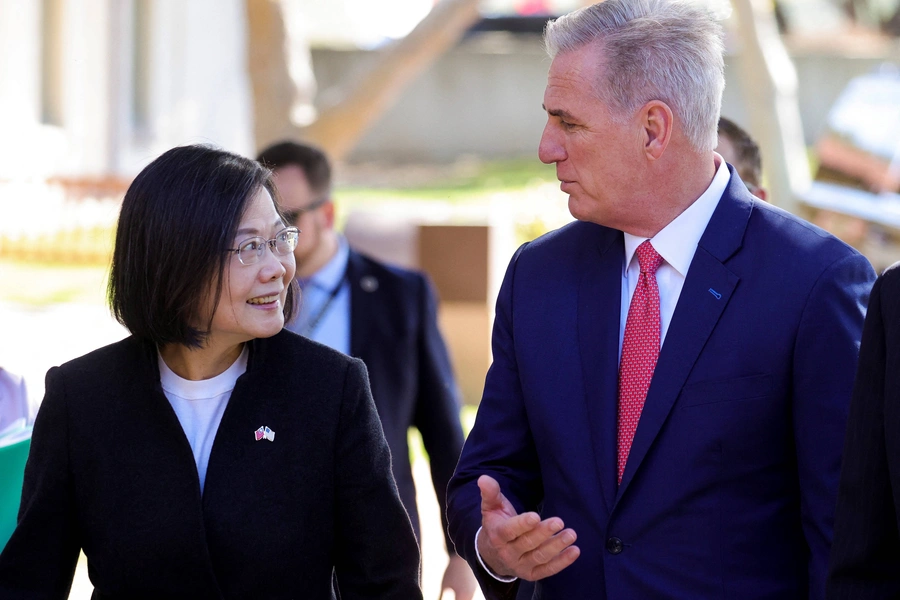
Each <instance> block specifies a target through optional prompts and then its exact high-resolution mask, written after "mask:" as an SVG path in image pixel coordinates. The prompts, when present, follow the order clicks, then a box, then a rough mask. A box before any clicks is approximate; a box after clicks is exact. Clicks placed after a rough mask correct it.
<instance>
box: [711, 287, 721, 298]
mask: <svg viewBox="0 0 900 600" xmlns="http://www.w3.org/2000/svg"><path fill="white" fill-rule="evenodd" d="M709 293H710V294H712V295H713V296H715V298H716V300H721V299H722V294H720V293H719V292H717V291H716V290H714V289H712V288H709Z"/></svg>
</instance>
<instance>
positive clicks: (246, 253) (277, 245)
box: [228, 227, 300, 265]
mask: <svg viewBox="0 0 900 600" xmlns="http://www.w3.org/2000/svg"><path fill="white" fill-rule="evenodd" d="M299 235H300V230H299V229H297V228H296V227H285V228H284V229H282V230H281V231H279V232H278V233H276V234H275V237H273V238H272V239H271V240H267V239H266V238H264V237H262V236H255V237H252V238H247V239H246V240H244V241H243V242H241V243H240V244H238V247H237V248H229V249H228V251H229V252H237V257H238V260H239V261H241V264H242V265H253V264H256V263H258V262H259V259H261V258H262V257H263V254H264V253H265V252H266V247H267V246H268V247H269V248H271V249H272V252H273V253H274V254H276V255H278V256H285V255H287V254H290V253H291V252H293V251H294V248H296V247H297V238H298V237H299Z"/></svg>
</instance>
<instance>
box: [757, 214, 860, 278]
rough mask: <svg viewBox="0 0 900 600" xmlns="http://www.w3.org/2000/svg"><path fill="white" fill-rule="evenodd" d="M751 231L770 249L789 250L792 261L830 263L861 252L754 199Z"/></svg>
mask: <svg viewBox="0 0 900 600" xmlns="http://www.w3.org/2000/svg"><path fill="white" fill-rule="evenodd" d="M749 227H750V232H751V233H754V234H755V233H760V234H762V235H760V237H761V238H762V241H763V243H764V244H765V245H766V247H767V248H768V249H769V250H775V249H780V250H781V251H782V252H786V253H790V254H789V256H792V260H794V261H800V262H806V263H819V264H823V263H824V264H831V263H833V262H835V261H839V260H842V259H844V258H848V257H851V256H856V257H860V258H862V254H860V252H859V251H858V250H856V249H855V248H853V247H852V246H850V245H849V244H847V243H846V242H844V241H843V240H841V239H839V238H837V237H835V236H834V235H832V234H831V233H829V232H827V231H825V230H824V229H822V228H821V227H818V226H816V225H814V224H812V223H810V222H809V221H807V220H805V219H803V218H801V217H798V216H797V215H794V214H792V213H790V212H788V211H786V210H784V209H782V208H779V207H777V206H772V205H771V204H769V203H767V202H762V201H756V202H755V204H754V207H753V213H752V215H751V219H750V226H749Z"/></svg>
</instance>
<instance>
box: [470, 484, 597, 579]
mask: <svg viewBox="0 0 900 600" xmlns="http://www.w3.org/2000/svg"><path fill="white" fill-rule="evenodd" d="M478 487H479V489H480V490H481V531H480V532H479V534H478V539H477V540H475V544H476V545H477V546H478V553H479V554H480V555H481V560H482V561H484V564H486V565H487V566H488V567H490V569H491V570H492V571H493V572H494V574H495V575H499V576H500V577H513V576H515V577H519V578H520V579H527V580H529V581H536V580H538V579H543V578H544V577H549V576H550V575H555V574H556V573H559V572H560V571H562V570H563V569H565V568H566V567H568V566H569V565H571V564H572V563H573V562H575V559H576V558H578V556H579V555H580V554H581V550H579V549H578V546H573V545H572V544H574V543H575V539H576V536H575V532H574V531H573V530H571V529H563V527H565V525H564V524H563V522H562V519H560V518H559V517H550V518H549V519H544V520H543V521H541V518H540V516H538V514H537V513H534V512H528V513H523V514H521V515H517V514H516V510H515V509H514V508H513V505H512V504H510V502H509V500H507V499H506V497H505V496H504V495H503V494H501V493H500V485H499V484H498V483H497V481H496V480H494V479H493V478H492V477H489V476H487V475H482V476H481V477H479V478H478Z"/></svg>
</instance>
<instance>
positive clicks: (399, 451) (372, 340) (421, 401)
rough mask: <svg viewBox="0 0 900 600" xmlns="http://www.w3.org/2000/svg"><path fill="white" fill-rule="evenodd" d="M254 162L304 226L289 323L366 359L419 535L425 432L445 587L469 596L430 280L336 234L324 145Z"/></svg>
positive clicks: (297, 147) (446, 362)
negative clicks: (417, 473) (416, 461)
mask: <svg viewBox="0 0 900 600" xmlns="http://www.w3.org/2000/svg"><path fill="white" fill-rule="evenodd" d="M257 160H259V162H260V163H262V164H263V165H265V166H266V167H268V168H270V169H272V170H273V172H274V179H275V184H276V187H277V188H278V194H279V198H280V200H279V201H280V202H281V210H282V214H284V216H285V219H286V221H287V223H288V224H289V225H293V226H296V227H297V228H298V229H300V231H302V232H303V233H302V234H301V236H300V239H299V241H298V244H297V247H296V249H295V250H294V256H295V257H296V260H297V279H298V281H299V282H300V285H301V287H302V289H303V291H302V302H301V310H300V314H299V316H298V317H297V319H296V320H294V321H292V322H289V323H288V324H287V327H288V329H290V330H292V331H295V332H297V333H299V334H301V335H303V336H306V337H309V338H310V339H313V340H315V341H317V342H321V343H323V344H326V345H328V346H330V347H332V348H334V349H336V350H340V351H341V352H343V353H345V354H349V355H350V356H354V357H357V358H360V359H362V361H363V362H364V363H365V364H366V367H367V368H368V372H369V380H370V382H371V386H372V396H373V397H374V399H375V406H376V407H377V408H378V415H379V416H380V417H381V423H382V426H383V427H384V434H385V437H386V438H387V441H388V445H389V446H390V448H391V455H392V456H393V458H394V463H393V470H394V477H396V480H397V486H398V488H399V490H400V498H401V499H402V500H403V504H404V506H406V509H407V511H409V515H410V519H411V520H412V523H413V527H414V528H415V531H416V536H417V538H418V539H420V540H421V528H420V524H419V515H418V510H417V507H416V489H415V484H414V481H413V476H412V469H411V465H410V458H409V457H410V451H409V447H408V443H407V439H408V434H409V428H410V427H416V428H417V429H418V430H419V432H420V433H421V434H422V441H423V442H424V445H425V451H426V452H427V454H428V460H429V463H430V466H431V479H432V482H433V484H434V491H435V495H436V496H437V500H438V504H439V505H440V509H441V523H442V531H444V532H445V533H444V536H445V543H446V545H447V546H446V547H447V552H448V554H449V555H450V562H449V563H448V565H447V568H446V570H445V572H444V577H443V582H442V589H451V590H453V591H454V592H455V594H456V598H457V600H469V599H471V598H472V596H473V594H474V592H475V589H476V587H477V586H476V583H475V579H474V577H473V575H472V572H471V570H470V569H469V567H468V565H467V564H466V562H465V561H464V560H462V559H461V558H460V557H459V556H458V555H457V554H456V552H455V551H454V550H453V545H452V543H451V542H450V540H449V537H447V534H446V531H447V527H446V508H447V504H446V490H447V483H448V482H449V481H450V477H451V475H452V474H453V469H454V468H455V467H456V461H457V460H458V459H459V453H460V450H461V449H462V444H463V433H462V427H461V425H460V419H459V410H460V403H459V400H458V392H457V388H456V384H455V382H454V378H453V371H452V368H451V365H450V359H449V356H448V353H447V348H446V345H445V344H444V340H443V338H442V336H441V333H440V331H439V330H438V324H437V302H436V299H435V296H434V293H433V292H432V290H431V287H430V285H429V282H428V280H427V279H426V278H425V276H424V275H423V274H421V273H418V272H415V271H410V270H407V269H401V268H398V267H395V266H389V265H386V264H383V263H381V262H378V261H376V260H374V259H372V258H370V257H368V256H365V255H363V254H360V253H359V252H356V251H355V250H353V248H351V247H350V246H349V244H348V243H347V240H346V238H344V237H343V236H342V235H340V234H338V232H337V231H335V229H334V217H335V206H334V202H333V200H332V195H331V184H332V176H331V165H330V162H329V160H328V157H327V156H326V155H325V154H324V153H323V152H322V151H321V150H320V149H318V148H316V147H314V146H310V145H307V144H302V143H297V142H291V141H286V142H282V143H278V144H275V145H272V146H270V147H268V148H266V149H265V150H263V151H262V152H261V153H260V154H259V156H258V157H257Z"/></svg>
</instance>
